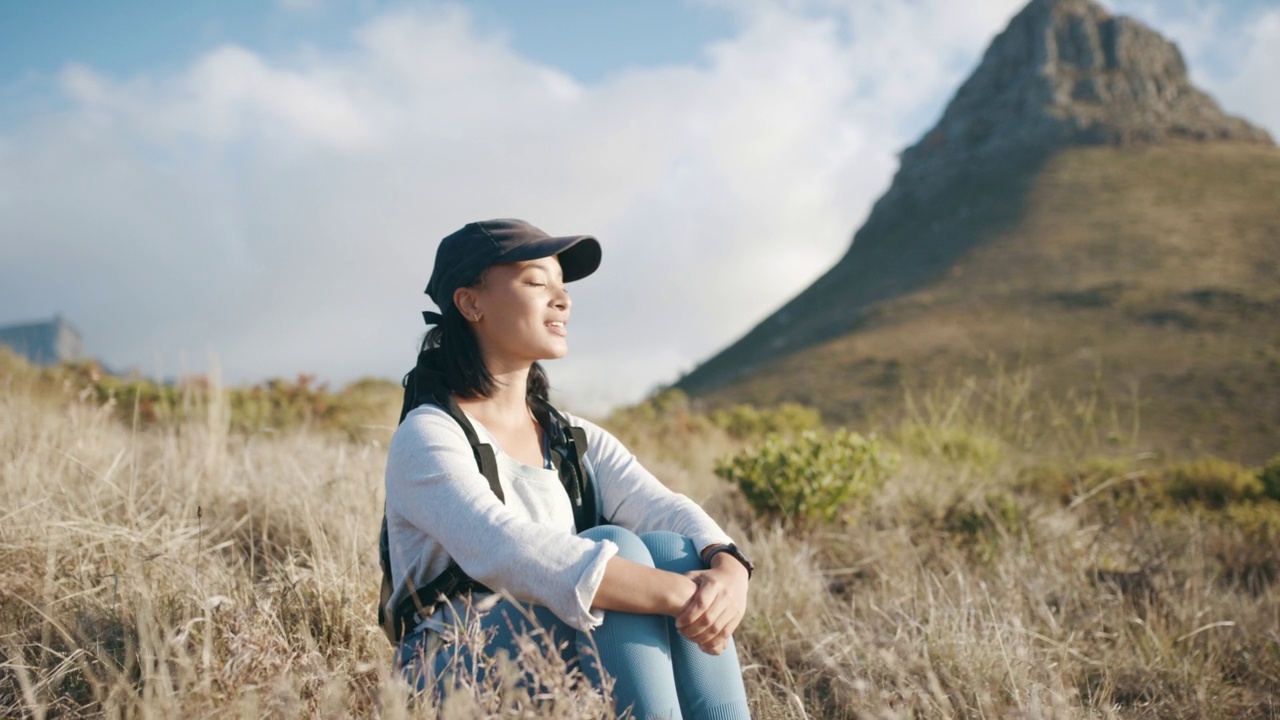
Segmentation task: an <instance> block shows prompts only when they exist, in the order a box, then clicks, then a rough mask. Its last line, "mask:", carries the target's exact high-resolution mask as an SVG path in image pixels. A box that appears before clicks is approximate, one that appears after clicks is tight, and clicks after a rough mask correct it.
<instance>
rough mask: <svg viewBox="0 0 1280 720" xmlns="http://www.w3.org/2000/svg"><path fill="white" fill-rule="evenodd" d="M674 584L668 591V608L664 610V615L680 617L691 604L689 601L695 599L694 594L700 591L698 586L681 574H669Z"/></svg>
mask: <svg viewBox="0 0 1280 720" xmlns="http://www.w3.org/2000/svg"><path fill="white" fill-rule="evenodd" d="M668 574H669V575H670V576H671V577H672V579H673V582H672V583H671V587H670V588H668V590H667V593H666V595H667V598H666V607H665V608H664V609H663V613H662V614H664V615H670V616H671V617H678V616H679V615H680V613H682V612H684V608H685V606H686V605H688V604H689V600H691V599H692V598H693V595H694V593H696V592H697V591H698V584H697V583H695V582H694V581H693V580H691V579H689V578H688V577H685V576H684V575H681V574H680V573H668Z"/></svg>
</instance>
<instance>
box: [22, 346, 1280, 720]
mask: <svg viewBox="0 0 1280 720" xmlns="http://www.w3.org/2000/svg"><path fill="white" fill-rule="evenodd" d="M4 362H5V364H4V365H2V366H0V373H3V374H2V375H0V560H2V561H3V562H0V716H6V717H7V716H19V717H21V716H31V717H181V716H189V717H204V716H218V717H253V718H257V717H264V716H272V717H274V716H305V717H348V716H352V715H354V716H371V715H377V716H380V717H387V718H408V717H424V718H426V717H436V716H437V715H440V716H443V717H446V718H498V717H504V718H505V717H553V718H596V717H610V711H609V710H608V707H607V705H606V704H605V702H604V701H603V700H602V699H601V698H600V697H598V696H596V695H595V694H594V693H592V692H591V691H590V690H589V689H587V688H584V687H583V686H582V685H581V684H580V683H575V681H574V680H575V676H574V675H573V674H571V673H568V672H566V670H565V668H564V667H562V666H560V665H558V664H557V662H558V661H557V660H556V659H555V658H554V657H548V656H546V655H545V654H544V653H542V652H540V651H539V649H538V647H537V646H536V645H535V644H533V643H530V644H529V645H528V646H527V647H525V648H524V649H522V651H521V653H520V657H519V658H517V659H516V661H518V662H519V663H520V664H521V665H522V666H523V667H524V668H526V669H528V670H530V671H532V672H534V673H535V674H536V675H537V677H539V678H540V679H541V680H542V682H543V685H544V688H543V690H544V692H543V693H542V694H541V695H540V696H539V697H538V698H537V699H536V700H532V699H530V698H529V697H528V696H527V695H525V694H522V693H520V692H515V691H513V690H512V684H513V682H514V678H515V677H516V675H515V673H514V670H513V669H512V668H511V666H509V665H507V664H506V661H505V660H503V659H501V658H492V659H491V661H492V662H494V663H496V664H497V665H498V666H499V671H498V672H495V673H491V674H490V675H489V678H490V679H489V680H488V681H486V683H485V684H484V686H483V687H475V688H470V689H468V690H466V691H463V692H459V693H456V694H454V695H452V696H451V697H450V698H448V699H447V700H446V701H445V702H444V704H443V706H441V707H437V706H435V705H433V704H432V701H431V700H429V699H423V700H421V701H418V702H416V703H413V702H410V701H409V699H408V692H407V688H406V687H405V686H404V684H403V682H402V681H401V680H400V679H399V678H398V677H396V676H395V674H394V673H392V672H391V670H390V665H391V648H390V647H389V646H388V645H387V643H386V641H385V639H384V638H383V636H382V634H381V632H380V631H379V629H378V628H377V626H376V625H375V622H374V614H373V610H374V603H375V602H376V598H377V587H378V579H379V570H378V566H377V557H376V531H377V527H378V521H379V519H380V517H381V511H382V490H381V488H382V471H383V467H384V462H385V437H379V436H376V434H374V433H372V432H369V431H366V430H364V429H361V428H362V427H363V426H364V425H365V424H370V425H375V426H381V427H388V426H390V425H392V424H394V420H395V417H396V413H397V411H398V409H399V398H398V397H397V394H396V393H395V392H388V391H394V389H395V387H394V384H391V383H386V384H382V383H365V384H360V385H357V386H355V387H354V388H344V389H343V390H340V391H330V390H327V389H324V390H321V389H320V388H319V387H318V386H316V385H315V384H314V383H313V382H310V381H308V382H307V383H306V384H305V386H306V391H305V392H303V391H302V389H301V388H299V385H303V383H287V384H277V385H275V386H274V387H272V386H269V385H268V386H263V387H262V388H260V389H259V391H258V398H257V401H256V402H257V404H256V405H255V404H242V405H237V404H236V403H235V402H234V398H236V397H241V398H252V397H253V393H252V392H251V389H249V390H246V389H225V388H219V387H218V386H217V384H216V383H212V382H210V383H205V384H201V383H196V382H186V383H182V384H180V385H178V386H176V387H174V388H167V387H166V389H165V390H164V392H172V393H175V396H173V397H170V398H169V399H167V400H165V401H164V402H162V403H157V406H158V407H163V408H169V410H166V411H165V412H163V413H162V412H157V413H156V415H155V416H154V417H152V418H146V419H144V417H143V413H142V411H141V407H142V404H143V403H142V398H143V397H144V396H145V395H144V394H139V395H132V396H126V395H124V394H122V393H121V392H117V393H115V394H112V393H106V394H105V395H104V394H102V393H101V392H100V390H99V388H100V387H102V386H103V384H104V383H105V382H106V381H105V379H102V378H99V379H94V378H93V377H92V376H91V374H90V375H86V374H85V373H84V371H83V370H80V369H73V368H64V369H59V370H49V371H45V370H38V369H35V368H31V367H29V366H25V365H23V364H21V363H16V362H15V361H14V360H13V359H12V358H8V359H5V360H4ZM155 391H156V392H161V390H160V389H159V388H156V389H155ZM315 396H323V398H324V403H323V404H321V403H318V402H317V403H313V402H312V400H306V402H302V403H300V404H301V405H302V406H305V407H310V408H311V409H310V410H308V411H307V412H304V413H295V412H294V410H289V411H287V412H286V411H285V410H280V411H275V410H272V411H270V412H267V411H266V410H265V409H266V408H277V407H279V408H297V407H299V398H304V399H305V398H313V399H314V397H315ZM289 398H292V400H290V399H289ZM906 404H908V405H910V406H911V407H914V408H915V410H914V411H913V412H912V414H910V415H909V416H908V417H906V418H905V419H904V420H903V421H902V422H901V424H899V425H894V426H885V427H884V428H882V429H883V430H884V432H885V434H884V435H883V436H882V437H881V438H879V439H874V440H873V439H871V435H870V433H869V430H870V428H868V427H862V428H857V430H858V431H859V432H855V431H854V430H848V431H840V430H835V431H817V432H813V431H808V432H810V433H811V434H806V430H800V431H799V432H797V433H791V434H790V435H767V434H766V435H764V436H763V437H759V436H754V435H750V436H744V437H743V439H736V438H735V437H734V436H733V435H731V433H730V431H729V429H728V427H727V426H725V425H723V424H717V422H718V421H715V420H713V419H712V418H711V417H710V416H708V415H706V414H704V413H702V412H700V411H698V409H697V408H696V407H695V406H694V405H692V404H691V403H690V402H689V400H688V398H687V397H684V396H682V395H679V394H674V393H668V394H664V395H659V396H657V397H655V398H653V399H651V400H650V401H648V402H646V403H643V404H641V405H639V406H637V407H634V408H630V409H627V410H624V411H620V412H618V413H616V414H615V415H614V416H612V417H610V418H608V419H607V420H606V421H605V422H606V424H607V425H608V426H609V427H610V428H611V429H612V430H613V431H614V432H615V433H616V434H618V435H619V436H620V437H623V438H624V439H625V440H626V442H628V443H629V444H630V445H631V447H632V448H633V449H634V450H636V451H637V452H638V453H639V454H640V456H641V458H642V459H643V460H644V462H645V463H646V464H647V465H648V466H649V467H650V468H651V469H654V470H656V471H657V472H658V474H659V476H660V477H662V478H663V479H664V481H666V482H668V483H669V484H670V485H672V486H673V487H674V488H675V489H677V490H679V491H681V492H684V493H686V494H688V495H690V496H691V497H693V498H695V499H697V500H698V501H699V502H702V503H703V504H704V506H705V507H708V508H710V509H711V512H712V513H713V514H714V515H715V516H716V517H717V518H718V519H720V520H721V521H722V523H723V524H725V526H726V528H727V529H728V530H729V531H730V532H731V533H732V534H733V535H734V537H735V539H737V541H738V542H739V544H741V545H743V546H744V549H745V550H746V551H747V552H748V553H749V554H750V555H752V556H753V557H754V558H755V560H756V561H757V565H758V568H759V569H758V572H757V574H756V576H755V577H756V579H755V580H754V581H753V586H752V595H751V605H750V609H749V612H748V615H747V617H746V619H745V620H744V623H743V625H742V627H741V628H740V630H739V632H738V633H737V640H738V649H739V653H740V656H741V658H742V661H743V673H744V677H745V679H746V682H747V687H748V693H749V698H750V702H751V704H752V709H753V713H754V716H755V717H757V718H762V719H765V720H769V719H774V718H797V719H798V718H833V719H836V718H862V717H939V718H942V717H1049V716H1052V717H1057V718H1098V717H1124V718H1130V717H1133V718H1148V717H1149V718H1156V717H1208V718H1236V717H1258V718H1264V717H1274V716H1275V715H1276V712H1277V711H1276V708H1277V706H1278V705H1280V698H1278V697H1277V695H1278V693H1280V634H1277V632H1278V631H1277V628H1280V617H1278V616H1277V608H1280V586H1278V585H1277V582H1278V581H1280V550H1278V549H1277V548H1280V499H1277V497H1276V492H1275V488H1276V476H1277V471H1278V470H1277V469H1278V468H1280V462H1277V461H1274V460H1273V461H1272V462H1270V463H1269V464H1267V465H1264V466H1262V467H1259V468H1253V467H1246V466H1241V465H1238V464H1235V463H1232V462H1227V461H1224V460H1222V459H1214V458H1211V457H1208V456H1205V457H1200V458H1195V459H1189V460H1179V461H1174V460H1170V459H1166V458H1163V457H1161V456H1159V455H1153V454H1151V453H1149V452H1144V451H1143V450H1142V449H1141V447H1140V445H1138V444H1137V443H1136V442H1135V441H1134V439H1133V433H1132V430H1131V429H1132V428H1134V427H1137V426H1139V423H1137V422H1136V420H1135V419H1134V418H1130V417H1128V416H1127V415H1125V414H1124V413H1119V414H1116V413H1113V412H1112V411H1111V410H1110V409H1109V405H1108V403H1106V402H1102V401H1101V399H1100V398H1099V397H1097V396H1095V395H1094V394H1093V390H1091V389H1086V390H1082V391H1073V392H1068V393H1064V394H1054V393H1052V392H1048V391H1042V390H1040V389H1039V388H1037V386H1035V384H1034V382H1032V380H1031V375H1030V374H1022V373H1010V374H1008V375H1006V376H1005V377H1004V380H1002V381H1001V382H999V383H982V382H963V381H961V382H958V383H956V384H955V385H952V386H950V387H944V386H938V387H936V388H934V389H933V390H930V391H929V392H928V393H925V394H916V395H913V396H912V397H911V399H910V402H909V403H906ZM321 405H323V407H321ZM335 405H344V406H345V407H362V408H366V409H367V412H368V414H367V415H359V416H358V417H359V418H360V419H359V420H356V421H354V422H358V423H360V424H359V425H356V426H354V428H355V429H354V430H353V429H352V428H351V427H344V426H343V425H342V424H341V422H342V421H340V418H341V417H343V416H342V415H340V414H335V412H334V411H333V410H332V409H330V408H332V407H334V406H335ZM134 406H136V407H137V408H138V409H137V410H135V409H134ZM277 412H278V414H273V413H277ZM361 412H366V411H361ZM752 412H753V413H757V414H759V415H760V416H762V417H765V419H764V420H762V424H764V425H767V424H770V423H773V424H777V425H781V426H785V425H787V424H788V423H792V422H793V421H792V420H783V419H782V418H781V417H779V418H772V419H770V418H767V416H768V415H769V414H770V411H769V410H767V409H763V408H755V409H753V410H752ZM254 413H258V414H254ZM744 414H745V413H744ZM792 415H794V413H793V412H792V411H787V413H786V416H787V417H791V416H792ZM286 416H287V417H293V418H295V419H294V420H291V421H287V422H286V421H285V420H284V418H285V417H286ZM346 417H357V415H356V414H351V415H347V416H346ZM770 448H772V449H770ZM892 456H898V457H899V458H900V459H899V461H898V462H896V463H892V462H890V460H889V458H890V457H892ZM770 458H772V459H770ZM717 462H719V464H720V465H721V466H722V467H725V468H731V469H732V470H731V471H728V472H727V473H726V474H727V475H728V476H729V477H731V478H740V477H751V478H754V480H752V481H751V482H755V481H760V482H761V484H762V486H767V483H768V482H773V481H775V478H785V477H793V478H795V479H796V483H795V485H794V486H795V487H798V488H804V487H805V485H804V483H805V482H810V481H813V480H814V479H815V478H818V477H820V476H822V475H823V473H821V472H817V470H819V469H820V468H829V469H831V470H832V471H833V472H832V475H833V476H834V475H836V474H837V473H835V472H834V471H835V470H836V469H839V470H847V469H848V468H850V467H862V468H863V469H864V470H865V473H864V481H859V482H858V483H855V484H854V485H853V487H855V488H856V490H855V491H853V492H852V493H851V494H850V495H848V496H845V497H843V499H842V498H841V496H839V493H835V494H833V495H832V496H831V499H828V500H823V501H819V502H816V503H813V508H814V511H812V512H810V511H808V510H805V511H803V512H801V511H795V512H794V513H793V511H792V510H791V509H790V508H791V507H794V506H787V505H784V504H779V505H778V508H779V509H777V510H771V509H769V507H768V506H767V504H761V505H759V506H758V507H756V506H753V504H754V503H753V501H751V500H749V498H748V492H749V491H748V490H747V485H750V484H751V483H750V482H749V483H747V484H745V485H739V484H737V483H736V481H735V482H728V481H726V480H724V479H722V478H720V477H718V476H717V475H716V473H715V472H714V468H715V466H716V465H717ZM757 463H774V464H775V465H767V464H764V465H761V464H757ZM775 467H776V468H777V469H776V472H775V470H774V468H775ZM788 473H790V474H791V475H788ZM1250 478H1252V479H1250ZM881 480H882V482H881ZM775 484H777V485H778V486H779V487H782V488H786V487H792V485H788V484H787V483H781V482H777V483H775ZM818 486H819V487H822V485H821V483H819V484H818ZM807 492H808V490H803V489H801V490H798V491H797V493H798V494H799V495H801V496H804V495H805V493H807ZM855 498H856V499H855ZM831 508H838V510H836V511H834V512H828V511H827V510H828V509H831ZM801 518H803V522H801V521H800V519H801ZM799 526H803V528H804V532H796V531H795V530H794V529H793V528H795V527H799Z"/></svg>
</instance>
